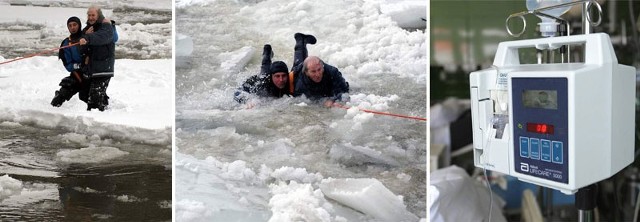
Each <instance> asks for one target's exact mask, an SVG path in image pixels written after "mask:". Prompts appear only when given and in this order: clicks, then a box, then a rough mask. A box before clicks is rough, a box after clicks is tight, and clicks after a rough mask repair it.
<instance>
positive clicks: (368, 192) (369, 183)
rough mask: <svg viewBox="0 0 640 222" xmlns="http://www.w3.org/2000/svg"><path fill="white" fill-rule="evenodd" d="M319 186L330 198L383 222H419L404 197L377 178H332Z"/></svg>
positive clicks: (323, 181)
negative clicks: (406, 204) (396, 193)
mask: <svg viewBox="0 0 640 222" xmlns="http://www.w3.org/2000/svg"><path fill="white" fill-rule="evenodd" d="M319 187H320V190H322V193H324V195H325V196H326V197H328V198H331V199H333V200H335V201H337V202H338V203H340V204H343V205H345V206H348V207H351V208H353V209H355V210H358V211H360V212H362V213H365V214H367V215H369V216H372V217H374V218H376V219H378V220H380V221H418V217H416V216H415V215H413V214H412V213H410V212H409V211H407V208H406V206H405V205H404V203H403V201H402V198H400V197H398V196H396V195H395V194H393V192H391V191H390V190H389V189H387V187H385V186H384V185H383V184H382V183H380V181H378V180H377V179H374V178H358V179H354V178H347V179H333V178H329V179H324V180H322V182H321V183H320V185H319Z"/></svg>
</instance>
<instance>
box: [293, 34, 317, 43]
mask: <svg viewBox="0 0 640 222" xmlns="http://www.w3.org/2000/svg"><path fill="white" fill-rule="evenodd" d="M293 38H294V39H296V44H297V43H298V42H302V44H311V45H313V44H316V41H317V40H316V37H315V36H313V35H305V34H302V33H296V34H294V35H293Z"/></svg>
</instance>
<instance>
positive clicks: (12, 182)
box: [0, 174, 22, 202]
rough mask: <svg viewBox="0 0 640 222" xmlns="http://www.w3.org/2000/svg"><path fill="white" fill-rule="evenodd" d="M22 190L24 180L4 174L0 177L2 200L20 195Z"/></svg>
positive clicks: (0, 199) (0, 195)
mask: <svg viewBox="0 0 640 222" xmlns="http://www.w3.org/2000/svg"><path fill="white" fill-rule="evenodd" d="M21 192H22V182H21V181H19V180H16V179H13V178H11V177H9V175H6V174H5V175H4V176H1V177H0V202H2V200H4V199H7V198H9V197H10V196H13V195H20V193H21Z"/></svg>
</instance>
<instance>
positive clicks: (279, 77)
mask: <svg viewBox="0 0 640 222" xmlns="http://www.w3.org/2000/svg"><path fill="white" fill-rule="evenodd" d="M287 77H288V76H287V73H284V72H276V73H274V74H273V75H271V81H273V84H274V85H276V87H278V89H284V87H285V86H286V85H287Z"/></svg>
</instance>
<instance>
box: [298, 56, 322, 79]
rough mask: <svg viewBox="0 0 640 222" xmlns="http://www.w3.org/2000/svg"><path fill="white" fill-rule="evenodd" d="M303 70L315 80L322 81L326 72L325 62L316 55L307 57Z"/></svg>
mask: <svg viewBox="0 0 640 222" xmlns="http://www.w3.org/2000/svg"><path fill="white" fill-rule="evenodd" d="M302 70H303V71H304V74H305V75H307V77H309V78H310V79H311V80H313V82H315V83H319V82H320V81H322V73H323V72H324V63H323V62H322V60H320V58H318V57H316V56H309V57H307V58H306V59H305V60H304V62H303V63H302Z"/></svg>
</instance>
